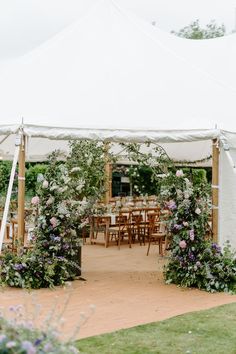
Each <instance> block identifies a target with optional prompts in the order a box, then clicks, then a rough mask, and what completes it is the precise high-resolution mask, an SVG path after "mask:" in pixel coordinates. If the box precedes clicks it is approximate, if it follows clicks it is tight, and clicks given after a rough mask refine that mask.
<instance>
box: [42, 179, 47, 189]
mask: <svg viewBox="0 0 236 354" xmlns="http://www.w3.org/2000/svg"><path fill="white" fill-rule="evenodd" d="M42 186H43V188H48V181H46V180H44V181H43V185H42Z"/></svg>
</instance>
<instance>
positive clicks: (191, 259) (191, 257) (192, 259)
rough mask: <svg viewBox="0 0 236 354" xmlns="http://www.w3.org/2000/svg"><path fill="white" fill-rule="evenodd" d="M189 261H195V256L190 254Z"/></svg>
mask: <svg viewBox="0 0 236 354" xmlns="http://www.w3.org/2000/svg"><path fill="white" fill-rule="evenodd" d="M189 259H190V261H195V256H194V254H193V253H189Z"/></svg>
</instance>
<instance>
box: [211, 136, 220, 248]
mask: <svg viewBox="0 0 236 354" xmlns="http://www.w3.org/2000/svg"><path fill="white" fill-rule="evenodd" d="M219 154H220V150H219V145H218V140H217V139H214V140H213V141H212V234H213V241H214V242H218V231H219V230H218V229H219V210H218V208H219Z"/></svg>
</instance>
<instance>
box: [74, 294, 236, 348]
mask: <svg viewBox="0 0 236 354" xmlns="http://www.w3.org/2000/svg"><path fill="white" fill-rule="evenodd" d="M173 301H174V300H173ZM176 306H177V307H178V304H177V303H176ZM235 316H236V304H235V303H233V304H229V305H224V306H219V307H215V308H212V309H210V310H205V311H198V312H193V313H188V314H185V315H181V316H176V317H172V318H170V319H167V320H165V321H159V322H155V323H149V324H145V325H141V326H136V327H132V328H128V329H122V330H119V331H116V332H113V333H106V334H103V335H100V336H94V337H89V338H84V339H81V340H79V341H78V342H77V343H78V348H79V349H80V353H81V354H93V353H94V348H96V351H97V352H98V353H103V354H144V353H145V354H151V353H152V354H167V353H173V354H183V353H189V354H211V353H215V354H226V353H227V354H235V343H236V332H235Z"/></svg>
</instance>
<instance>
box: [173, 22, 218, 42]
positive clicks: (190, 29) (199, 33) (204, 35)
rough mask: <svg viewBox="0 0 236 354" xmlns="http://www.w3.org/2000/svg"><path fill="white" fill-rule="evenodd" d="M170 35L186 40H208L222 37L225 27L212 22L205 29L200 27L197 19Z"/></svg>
mask: <svg viewBox="0 0 236 354" xmlns="http://www.w3.org/2000/svg"><path fill="white" fill-rule="evenodd" d="M171 33H173V34H175V35H177V36H179V37H182V38H188V39H209V38H216V37H222V36H224V35H225V26H224V24H221V25H217V23H216V22H215V20H212V21H211V22H209V23H208V24H207V25H206V26H205V27H201V25H200V23H199V19H197V20H195V21H193V22H191V23H190V24H189V25H188V26H185V27H183V28H181V29H180V30H179V31H171Z"/></svg>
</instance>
